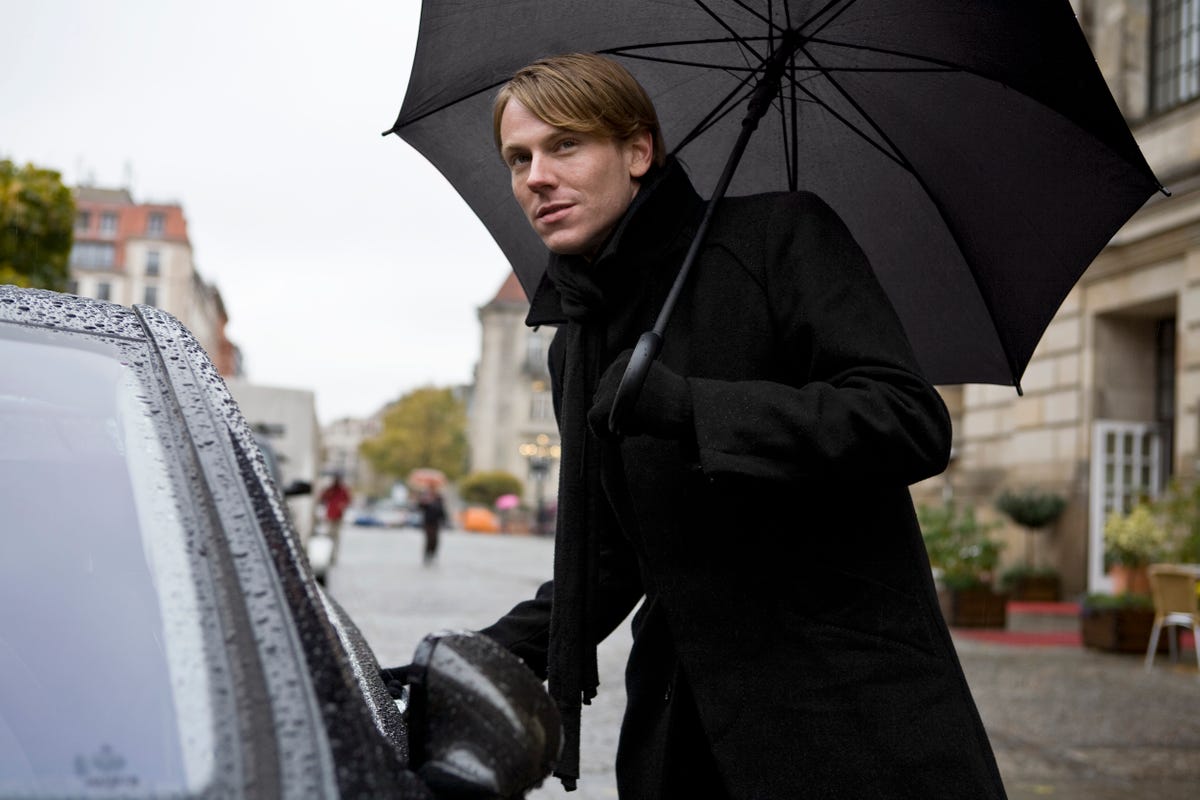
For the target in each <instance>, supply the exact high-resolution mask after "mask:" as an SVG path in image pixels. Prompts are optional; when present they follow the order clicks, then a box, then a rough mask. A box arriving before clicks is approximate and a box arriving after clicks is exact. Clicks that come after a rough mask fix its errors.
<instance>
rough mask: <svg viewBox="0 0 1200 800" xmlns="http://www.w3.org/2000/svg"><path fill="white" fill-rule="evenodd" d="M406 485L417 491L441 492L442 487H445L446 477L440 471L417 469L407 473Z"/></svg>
mask: <svg viewBox="0 0 1200 800" xmlns="http://www.w3.org/2000/svg"><path fill="white" fill-rule="evenodd" d="M408 485H409V487H411V488H413V489H415V490H417V491H420V490H422V489H434V490H437V491H441V489H442V487H443V486H445V485H446V475H445V473H443V472H442V471H441V470H440V469H433V468H432V467H419V468H417V469H414V470H413V471H412V472H410V473H408Z"/></svg>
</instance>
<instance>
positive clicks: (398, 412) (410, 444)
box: [361, 386, 467, 480]
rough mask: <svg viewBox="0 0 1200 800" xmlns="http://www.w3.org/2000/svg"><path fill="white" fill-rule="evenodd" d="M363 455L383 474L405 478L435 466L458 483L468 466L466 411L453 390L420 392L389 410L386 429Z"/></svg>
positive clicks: (364, 445) (367, 443)
mask: <svg viewBox="0 0 1200 800" xmlns="http://www.w3.org/2000/svg"><path fill="white" fill-rule="evenodd" d="M361 452H362V455H363V457H364V458H366V459H367V461H369V462H370V464H371V467H372V468H373V469H374V470H375V471H376V472H378V473H380V474H381V475H388V476H391V477H393V478H401V479H402V478H404V476H406V475H408V473H410V472H412V471H413V470H414V469H417V468H418V467H433V468H434V469H440V470H441V471H442V472H444V473H445V474H446V478H447V479H449V480H456V479H457V478H458V477H459V476H460V475H462V474H463V472H465V471H466V465H467V412H466V408H465V407H464V404H463V402H462V401H461V400H459V399H458V398H457V397H455V396H454V392H453V391H452V390H451V389H438V388H435V387H432V386H429V387H424V388H421V389H415V390H413V391H411V392H409V393H408V394H406V395H404V396H403V397H401V398H400V399H399V400H397V401H396V402H395V403H393V404H392V405H391V407H390V408H388V410H387V411H386V412H384V415H383V430H381V431H380V432H379V435H378V436H376V437H374V438H372V439H368V440H366V441H364V442H363V443H362V447H361Z"/></svg>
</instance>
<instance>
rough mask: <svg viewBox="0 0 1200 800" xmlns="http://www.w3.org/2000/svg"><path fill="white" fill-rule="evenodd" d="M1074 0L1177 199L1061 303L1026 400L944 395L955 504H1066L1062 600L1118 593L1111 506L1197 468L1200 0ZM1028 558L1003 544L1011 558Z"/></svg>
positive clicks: (991, 393) (1059, 529)
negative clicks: (1015, 499) (1110, 551)
mask: <svg viewBox="0 0 1200 800" xmlns="http://www.w3.org/2000/svg"><path fill="white" fill-rule="evenodd" d="M1073 5H1074V7H1075V9H1076V12H1077V14H1078V17H1079V20H1080V24H1081V25H1082V27H1083V29H1084V33H1085V34H1086V35H1087V37H1088V39H1089V41H1090V42H1091V45H1092V48H1093V50H1094V52H1095V55H1096V59H1097V62H1098V64H1099V65H1100V68H1101V71H1102V72H1103V74H1104V76H1105V78H1106V80H1107V81H1108V84H1109V87H1110V89H1111V90H1112V93H1113V95H1114V97H1115V98H1116V100H1117V102H1118V104H1119V105H1120V107H1121V110H1122V112H1123V113H1124V114H1125V116H1126V118H1127V119H1128V120H1129V122H1130V125H1131V127H1132V129H1133V132H1134V135H1135V136H1136V138H1137V140H1138V142H1139V144H1140V145H1141V148H1142V151H1143V153H1144V154H1145V156H1146V159H1147V161H1148V162H1149V163H1150V166H1151V167H1152V168H1153V169H1154V171H1155V174H1156V175H1157V176H1158V178H1159V180H1160V181H1162V183H1163V184H1164V185H1165V186H1166V187H1167V188H1168V189H1169V190H1170V192H1171V197H1169V198H1168V197H1165V196H1162V195H1156V196H1154V197H1152V198H1151V199H1150V200H1149V201H1148V202H1147V203H1146V204H1145V205H1144V206H1143V208H1142V209H1141V210H1140V211H1139V212H1138V213H1137V214H1136V215H1135V216H1134V217H1133V218H1132V219H1131V220H1130V221H1129V222H1128V223H1127V224H1126V225H1125V226H1124V227H1123V228H1122V229H1121V230H1120V231H1119V232H1118V233H1117V234H1116V236H1115V237H1114V238H1113V239H1112V241H1111V242H1110V244H1109V246H1108V247H1107V248H1106V249H1105V250H1104V251H1103V252H1102V253H1101V254H1100V256H1099V257H1098V258H1097V259H1096V260H1095V262H1093V264H1092V265H1091V267H1090V268H1089V269H1088V270H1087V272H1086V273H1085V274H1084V276H1083V277H1082V279H1081V280H1080V281H1079V283H1078V285H1077V286H1076V287H1075V288H1074V290H1073V291H1072V292H1071V293H1070V295H1069V296H1068V297H1067V299H1066V301H1065V302H1064V303H1063V305H1062V307H1061V308H1060V309H1059V311H1058V313H1057V315H1056V316H1055V318H1054V319H1053V321H1052V322H1051V323H1050V325H1049V327H1048V329H1047V330H1046V333H1045V335H1044V337H1043V338H1042V341H1041V343H1040V345H1039V346H1038V348H1037V351H1036V352H1035V353H1034V357H1033V359H1032V361H1031V362H1030V364H1029V367H1028V369H1027V370H1026V372H1025V375H1024V377H1023V379H1022V381H1021V383H1022V388H1023V389H1024V396H1022V397H1018V396H1017V395H1016V393H1015V392H1014V390H1013V389H1012V388H1007V387H998V386H975V385H972V386H965V387H955V388H947V389H945V390H944V395H945V396H946V399H947V403H948V405H950V406H951V408H952V409H953V411H954V414H955V454H956V458H955V460H954V463H953V464H952V466H951V470H950V471H949V473H948V475H947V476H946V478H945V480H946V481H948V483H949V485H952V486H953V488H954V491H955V493H956V495H957V496H958V497H959V498H960V499H962V500H963V501H964V502H971V503H974V504H976V505H977V506H978V507H979V508H980V509H984V508H989V507H990V505H991V503H992V501H993V500H994V499H995V497H996V496H997V494H998V493H999V492H1000V491H1001V490H1003V489H1005V488H1011V489H1020V488H1025V487H1031V486H1036V487H1040V488H1043V489H1048V490H1053V491H1056V492H1059V493H1061V494H1063V495H1064V496H1065V497H1066V498H1067V500H1068V507H1067V510H1066V512H1065V513H1064V515H1063V517H1061V518H1060V520H1059V521H1058V523H1057V524H1056V526H1055V527H1054V528H1053V529H1052V530H1051V531H1050V532H1049V535H1048V537H1046V539H1045V544H1046V545H1048V547H1047V548H1046V549H1047V550H1048V553H1047V555H1048V556H1049V557H1048V559H1047V560H1048V562H1049V563H1050V564H1051V565H1053V566H1057V567H1058V569H1059V570H1060V572H1061V573H1062V578H1063V588H1064V591H1065V593H1066V594H1067V596H1072V595H1075V594H1077V593H1079V592H1082V591H1084V590H1085V589H1086V590H1092V591H1103V590H1105V589H1107V588H1109V582H1108V579H1107V578H1106V576H1105V570H1104V565H1103V524H1104V520H1105V517H1106V516H1107V513H1108V512H1109V511H1110V510H1112V509H1113V508H1119V507H1127V506H1128V504H1129V503H1130V502H1131V500H1134V499H1136V498H1137V497H1138V496H1139V495H1143V494H1148V495H1154V494H1156V493H1157V492H1159V491H1161V489H1162V488H1163V487H1164V485H1165V483H1166V481H1167V480H1168V479H1170V478H1171V477H1172V476H1181V477H1184V478H1186V477H1190V476H1193V475H1195V474H1196V472H1197V464H1196V462H1197V457H1198V452H1200V424H1198V421H1200V420H1198V415H1200V403H1198V400H1200V1H1198V0H1076V2H1074V3H1073ZM1010 534H1011V535H1012V536H1013V537H1014V542H1015V541H1016V538H1015V537H1019V535H1020V533H1019V532H1017V531H1011V532H1010ZM1020 552H1021V548H1020V547H1019V546H1016V545H1015V544H1014V545H1013V546H1010V547H1009V548H1008V553H1009V558H1010V559H1012V558H1013V557H1015V556H1018V554H1019V553H1020Z"/></svg>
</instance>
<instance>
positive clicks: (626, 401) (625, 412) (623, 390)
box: [608, 331, 662, 436]
mask: <svg viewBox="0 0 1200 800" xmlns="http://www.w3.org/2000/svg"><path fill="white" fill-rule="evenodd" d="M661 349H662V337H661V336H659V335H658V334H657V333H655V332H654V331H646V332H645V333H643V334H642V335H641V336H639V337H638V341H637V345H636V346H635V347H634V348H633V355H631V356H630V357H629V364H628V366H626V367H625V374H623V375H622V376H621V383H620V385H618V386H617V394H616V397H614V398H613V405H612V410H611V411H610V412H609V413H608V429H609V430H610V431H612V432H613V433H615V434H617V435H618V436H620V435H621V428H622V427H623V426H622V423H623V422H624V421H625V420H627V419H629V416H630V415H631V414H632V413H633V406H634V405H635V404H636V403H637V399H638V396H639V395H640V394H641V393H642V384H644V383H645V382H646V376H647V375H649V374H650V365H651V364H653V363H654V359H656V358H658V351H659V350H661Z"/></svg>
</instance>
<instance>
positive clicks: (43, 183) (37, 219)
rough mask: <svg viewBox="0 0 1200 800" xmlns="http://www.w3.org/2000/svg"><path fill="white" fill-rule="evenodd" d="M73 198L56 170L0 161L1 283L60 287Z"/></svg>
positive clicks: (72, 219)
mask: <svg viewBox="0 0 1200 800" xmlns="http://www.w3.org/2000/svg"><path fill="white" fill-rule="evenodd" d="M74 225H75V199H74V198H73V197H72V196H71V190H70V189H68V188H67V187H66V186H64V185H63V182H62V177H61V176H60V175H59V173H57V172H55V171H54V170H50V169H41V168H40V167H36V166H34V165H33V164H26V165H25V166H23V167H19V168H18V167H17V166H16V165H15V164H14V163H13V162H12V161H8V160H0V283H13V284H16V285H17V286H25V287H34V288H40V289H54V290H56V291H62V290H64V289H66V288H67V280H68V278H69V277H70V274H71V273H70V271H69V269H68V267H67V258H68V257H69V256H70V254H71V241H72V230H73V228H74Z"/></svg>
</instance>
